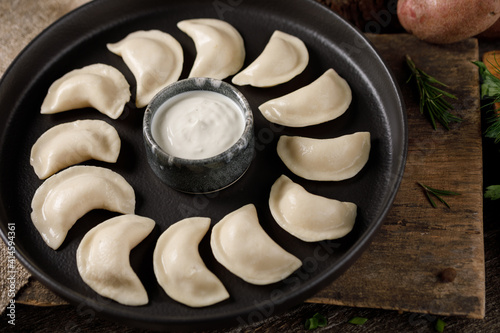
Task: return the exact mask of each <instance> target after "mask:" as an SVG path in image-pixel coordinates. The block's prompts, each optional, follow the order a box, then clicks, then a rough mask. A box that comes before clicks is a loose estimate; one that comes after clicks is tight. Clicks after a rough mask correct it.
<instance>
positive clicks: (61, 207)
mask: <svg viewBox="0 0 500 333" xmlns="http://www.w3.org/2000/svg"><path fill="white" fill-rule="evenodd" d="M31 209H32V212H31V220H32V221H33V224H34V225H35V227H36V229H37V230H38V232H39V233H40V235H41V236H42V238H43V240H44V241H45V242H46V243H47V245H48V246H50V247H51V248H53V249H54V250H56V249H57V248H58V247H59V246H60V245H61V244H62V242H63V241H64V238H65V237H66V234H67V233H68V231H69V229H71V227H72V226H73V224H75V222H76V221H77V220H78V219H79V218H80V217H82V216H83V215H85V214H86V213H88V212H89V211H91V210H93V209H107V210H110V211H113V212H118V213H122V214H133V213H134V210H135V193H134V189H133V188H132V187H131V186H130V184H129V183H127V181H126V180H125V179H124V178H123V177H122V176H120V175H119V174H117V173H116V172H114V171H111V170H109V169H106V168H101V167H95V166H84V165H77V166H73V167H70V168H68V169H65V170H63V171H61V172H59V173H56V174H55V175H53V176H51V177H50V178H48V179H47V180H45V181H44V182H43V184H42V185H41V186H40V187H39V188H38V189H37V190H36V192H35V195H34V196H33V200H32V202H31Z"/></svg>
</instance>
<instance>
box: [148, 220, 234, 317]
mask: <svg viewBox="0 0 500 333" xmlns="http://www.w3.org/2000/svg"><path fill="white" fill-rule="evenodd" d="M209 227H210V218H207V217H191V218H186V219H184V220H181V221H179V222H177V223H174V224H173V225H171V226H170V227H168V229H167V230H165V231H164V232H163V233H162V234H161V236H160V238H159V239H158V242H157V243H156V247H155V251H154V254H153V267H154V272H155V275H156V279H157V280H158V283H159V284H160V286H161V287H162V288H163V290H165V292H166V293H167V295H168V296H170V297H171V298H172V299H174V300H176V301H177V302H180V303H183V304H185V305H188V306H191V307H202V306H208V305H212V304H215V303H218V302H221V301H223V300H225V299H227V298H229V293H228V292H227V290H226V288H225V287H224V285H223V284H222V282H221V281H220V280H219V279H218V278H217V277H216V276H215V274H213V273H212V272H211V271H209V270H208V268H207V267H206V266H205V263H204V262H203V260H202V258H201V257H200V253H199V252H198V245H199V243H200V241H201V240H202V238H203V236H205V234H206V233H207V231H208V228H209Z"/></svg>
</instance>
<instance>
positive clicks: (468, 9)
mask: <svg viewBox="0 0 500 333" xmlns="http://www.w3.org/2000/svg"><path fill="white" fill-rule="evenodd" d="M397 13H398V18H399V22H400V23H401V25H402V26H403V27H404V28H405V29H406V31H408V32H409V33H412V34H414V35H415V36H417V37H418V38H419V39H421V40H424V41H427V42H430V43H437V44H447V43H454V42H458V41H461V40H464V39H466V38H469V37H472V36H475V35H477V34H479V33H481V32H483V31H485V30H486V29H488V28H489V27H490V26H492V25H493V24H494V23H495V21H497V19H498V18H499V17H500V0H438V1H437V0H399V1H398V8H397Z"/></svg>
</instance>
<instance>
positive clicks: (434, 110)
mask: <svg viewBox="0 0 500 333" xmlns="http://www.w3.org/2000/svg"><path fill="white" fill-rule="evenodd" d="M406 63H407V65H408V67H409V68H410V70H411V72H412V74H411V75H410V77H409V78H408V81H407V82H409V81H410V80H411V79H412V78H413V77H414V78H415V81H416V82H417V88H418V92H419V95H420V113H421V114H424V113H427V116H428V117H429V120H430V122H431V124H432V127H433V128H434V129H436V128H437V127H436V120H437V121H439V122H440V123H441V125H443V126H444V127H445V128H446V129H447V130H449V129H450V128H449V123H451V122H461V121H462V118H460V117H457V116H455V115H453V114H452V113H450V112H449V111H451V110H453V106H452V105H451V104H450V103H449V102H448V101H446V100H445V99H443V97H448V98H452V99H457V97H456V96H455V95H453V94H450V93H449V92H446V91H444V90H442V89H440V88H438V87H436V86H434V85H440V86H442V87H447V85H445V84H444V83H442V82H440V81H438V80H436V79H435V78H434V77H432V76H430V75H428V74H427V73H425V72H423V71H422V70H420V69H418V68H417V67H416V65H415V63H414V62H413V60H412V59H411V58H410V56H409V55H406ZM433 84H434V85H433Z"/></svg>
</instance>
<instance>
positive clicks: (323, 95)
mask: <svg viewBox="0 0 500 333" xmlns="http://www.w3.org/2000/svg"><path fill="white" fill-rule="evenodd" d="M351 100H352V94H351V88H350V87H349V84H348V83H347V82H346V80H344V79H343V78H341V77H340V76H339V75H338V74H337V72H335V71H334V70H333V69H331V68H330V69H329V70H327V71H326V72H325V73H324V74H323V75H321V76H320V77H319V78H318V79H316V80H315V81H314V82H312V83H310V84H309V85H307V86H305V87H303V88H300V89H298V90H296V91H294V92H291V93H289V94H287V95H285V96H281V97H279V98H275V99H272V100H270V101H267V102H265V103H264V104H262V105H260V106H259V110H260V112H262V115H263V116H264V117H265V118H266V119H267V120H269V121H270V122H273V123H276V124H280V125H283V126H290V127H303V126H310V125H316V124H320V123H323V122H327V121H330V120H332V119H335V118H337V117H339V116H341V115H342V114H343V113H344V112H345V111H346V110H347V108H348V107H349V105H350V104H351Z"/></svg>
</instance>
